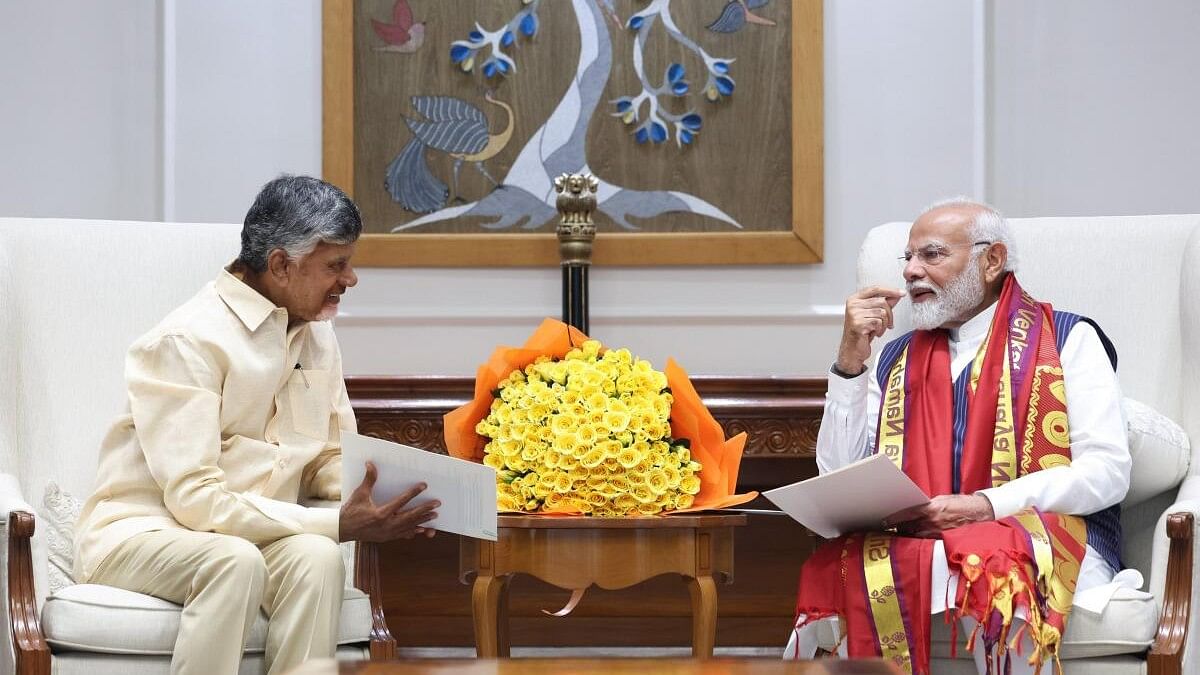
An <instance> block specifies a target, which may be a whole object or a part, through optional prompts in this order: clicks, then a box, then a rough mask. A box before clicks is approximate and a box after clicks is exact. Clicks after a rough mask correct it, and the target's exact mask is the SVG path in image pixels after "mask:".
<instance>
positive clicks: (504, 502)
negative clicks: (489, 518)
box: [496, 495, 521, 511]
mask: <svg viewBox="0 0 1200 675" xmlns="http://www.w3.org/2000/svg"><path fill="white" fill-rule="evenodd" d="M496 510H497V511H520V510H521V506H520V503H519V502H518V501H517V498H516V497H514V496H511V495H499V496H497V497H496Z"/></svg>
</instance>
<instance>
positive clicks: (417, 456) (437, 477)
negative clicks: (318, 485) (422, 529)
mask: <svg viewBox="0 0 1200 675" xmlns="http://www.w3.org/2000/svg"><path fill="white" fill-rule="evenodd" d="M368 461H371V462H374V463H375V468H377V469H379V479H378V480H377V481H376V482H375V490H374V491H373V492H372V493H371V496H372V497H373V498H374V500H375V503H376V504H381V503H383V502H386V501H388V500H390V499H394V498H395V497H396V496H397V495H399V494H401V493H402V492H404V491H405V490H407V489H409V488H411V487H412V486H413V485H416V484H417V483H422V482H423V483H425V485H426V486H427V487H426V488H425V491H424V492H422V493H421V494H419V495H417V497H415V498H414V499H413V500H412V501H410V502H409V503H408V504H409V506H419V505H421V504H424V503H426V502H428V501H431V500H434V499H436V500H438V501H440V502H441V503H442V505H441V506H439V507H438V508H437V518H434V519H433V520H431V521H429V522H428V523H426V527H431V528H433V529H435V530H441V531H443V532H454V533H455V534H462V535H466V536H468V537H475V538H476V539H490V540H491V541H495V540H496V522H497V521H496V470H495V469H493V468H492V467H490V466H484V465H482V464H477V463H475V462H468V461H466V460H463V459H457V458H454V457H447V456H446V455H440V454H438V453H435V452H429V451H427V450H421V449H420V448H413V447H409V446H407V445H401V444H399V443H392V442H390V441H384V440H380V439H378V438H371V437H369V436H361V435H359V434H351V433H346V432H342V495H343V499H344V498H347V497H349V495H350V493H351V492H353V491H354V489H355V488H357V487H358V486H359V484H360V483H362V480H363V476H365V475H366V472H367V462H368Z"/></svg>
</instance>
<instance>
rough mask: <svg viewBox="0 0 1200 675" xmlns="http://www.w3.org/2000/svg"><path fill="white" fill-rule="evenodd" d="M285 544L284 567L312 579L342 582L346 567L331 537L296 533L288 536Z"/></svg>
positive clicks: (340, 551) (339, 549)
mask: <svg viewBox="0 0 1200 675" xmlns="http://www.w3.org/2000/svg"><path fill="white" fill-rule="evenodd" d="M285 545H286V551H287V552H286V554H285V555H286V557H287V563H286V564H285V567H286V568H288V569H289V570H290V571H291V573H293V574H299V575H302V576H303V577H305V578H306V579H309V580H312V581H317V580H324V581H325V582H327V583H336V584H338V585H340V584H342V583H343V582H344V580H345V577H346V567H345V563H344V562H343V561H342V550H341V548H340V547H339V546H338V544H337V543H336V542H334V541H333V540H332V539H330V538H328V537H323V536H321V535H316V534H297V535H293V536H291V537H288V538H287V540H286V542H285Z"/></svg>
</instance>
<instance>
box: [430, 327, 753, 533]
mask: <svg viewBox="0 0 1200 675" xmlns="http://www.w3.org/2000/svg"><path fill="white" fill-rule="evenodd" d="M445 430H446V446H447V449H448V450H449V452H450V454H451V455H453V456H456V457H460V458H464V459H471V460H474V461H482V462H483V463H484V464H486V465H488V466H491V467H493V468H494V469H496V483H497V487H496V489H497V500H496V504H497V508H498V509H499V510H501V511H522V512H529V513H554V514H586V515H593V516H628V515H653V514H657V513H662V512H667V511H676V512H677V511H683V510H700V509H710V508H721V507H724V506H731V505H733V504H739V503H743V502H746V501H749V500H751V499H753V498H754V497H756V496H757V494H756V493H749V494H744V495H738V494H734V493H733V492H734V489H735V486H736V484H737V470H738V465H739V463H740V461H741V455H742V450H743V448H744V446H745V435H744V434H739V435H738V436H735V437H734V438H732V439H729V440H726V439H725V437H724V432H723V431H722V430H721V427H720V425H719V424H718V423H717V422H716V420H714V419H713V417H712V415H711V414H709V412H708V410H707V409H706V408H705V407H704V405H703V404H702V403H701V402H700V397H699V396H698V395H697V394H696V391H695V389H694V387H692V384H691V381H690V380H688V378H687V373H685V372H684V371H683V369H682V368H680V367H679V366H678V365H676V364H675V363H674V361H670V360H668V363H667V369H666V371H665V372H660V371H657V370H654V368H653V367H652V366H651V365H650V363H649V362H647V361H644V360H640V359H636V358H634V357H633V356H632V355H631V354H630V353H629V350H627V349H615V350H606V349H604V347H603V346H602V345H601V344H600V343H599V342H597V341H595V340H590V339H588V337H587V336H586V335H584V334H583V333H582V332H580V331H578V330H576V329H575V328H572V327H570V326H567V325H566V324H564V323H561V322H558V321H554V320H552V319H547V320H546V321H544V322H543V323H542V326H541V327H539V328H538V330H537V331H536V332H535V333H534V334H533V336H532V337H530V339H529V340H528V341H527V342H526V344H525V346H524V347H522V348H512V347H500V348H498V349H497V350H496V351H495V353H493V355H492V358H491V359H490V360H489V361H488V363H487V364H485V365H483V366H481V367H480V369H479V371H478V373H477V374H476V379H475V397H474V399H473V400H472V401H471V402H469V403H467V404H466V405H464V406H462V407H460V408H458V409H456V410H454V411H452V412H450V413H449V414H447V415H446V419H445Z"/></svg>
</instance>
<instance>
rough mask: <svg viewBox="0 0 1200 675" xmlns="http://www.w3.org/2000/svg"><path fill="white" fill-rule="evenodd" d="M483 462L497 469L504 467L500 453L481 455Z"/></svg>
mask: <svg viewBox="0 0 1200 675" xmlns="http://www.w3.org/2000/svg"><path fill="white" fill-rule="evenodd" d="M483 464H484V466H490V467H492V468H493V469H497V470H499V469H503V468H504V458H503V457H501V456H500V455H496V454H493V453H488V454H485V455H484V456H483Z"/></svg>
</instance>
